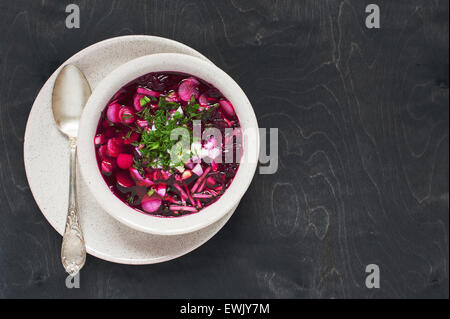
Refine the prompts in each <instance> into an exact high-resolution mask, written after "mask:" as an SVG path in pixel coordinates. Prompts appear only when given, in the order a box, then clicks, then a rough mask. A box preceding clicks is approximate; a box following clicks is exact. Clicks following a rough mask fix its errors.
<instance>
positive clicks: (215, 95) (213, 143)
mask: <svg viewBox="0 0 450 319" xmlns="http://www.w3.org/2000/svg"><path fill="white" fill-rule="evenodd" d="M194 121H197V122H194ZM193 123H197V124H196V125H198V123H201V132H202V133H203V132H204V130H205V129H210V128H215V129H217V130H218V131H220V134H221V136H220V135H219V136H216V135H217V134H211V135H209V134H202V135H203V138H198V137H196V136H195V135H194V127H193V125H194V124H193ZM179 128H181V129H183V130H184V131H185V132H188V133H189V139H190V143H192V147H188V148H186V147H184V148H182V147H179V146H180V145H181V143H180V139H179V140H177V139H171V138H170V137H171V132H172V131H173V130H174V129H179ZM217 130H216V131H217ZM208 132H210V131H208ZM241 134H242V133H241V130H240V124H239V119H238V118H237V116H236V113H235V110H234V108H233V105H232V104H231V103H230V102H229V101H228V100H227V99H226V97H225V96H223V94H222V93H221V92H220V91H219V90H218V89H216V88H215V87H214V86H212V85H211V84H209V83H207V82H205V81H203V80H201V79H199V78H197V77H194V76H192V75H188V74H184V73H179V72H156V73H149V74H146V75H143V76H141V77H139V78H137V79H135V80H134V81H132V82H130V83H128V84H127V85H125V86H124V87H122V88H121V89H120V90H119V91H118V92H117V93H116V94H115V95H114V96H113V97H112V98H111V100H110V101H109V102H108V104H107V105H106V107H105V109H104V110H103V112H102V114H101V117H100V120H99V123H98V126H97V131H96V135H95V138H94V144H95V149H96V158H97V163H98V167H99V169H100V172H101V174H102V176H103V179H104V180H105V182H106V184H107V185H108V187H109V188H110V189H111V191H112V192H113V193H114V194H115V195H116V196H117V197H118V198H119V199H120V200H122V201H123V202H124V203H125V204H126V205H128V206H130V207H132V208H134V209H135V210H137V211H139V212H142V213H145V214H147V215H152V216H159V217H178V216H183V215H186V214H192V213H196V212H199V211H200V210H202V209H203V208H205V207H207V206H209V205H211V204H212V203H214V202H216V201H217V200H218V199H219V198H220V197H221V196H222V195H223V194H224V192H225V191H226V190H227V188H228V187H229V186H230V184H231V183H232V181H233V178H234V176H235V175H236V172H237V170H238V168H239V160H240V158H239V159H237V157H238V156H240V155H241V154H242V143H241V138H240V137H241ZM186 137H187V135H186ZM177 146H178V147H177ZM189 146H190V145H189ZM228 152H233V156H231V158H233V160H232V161H230V160H229V158H230V156H227V157H226V154H227V153H228ZM238 154H240V155H238ZM226 159H227V160H226Z"/></svg>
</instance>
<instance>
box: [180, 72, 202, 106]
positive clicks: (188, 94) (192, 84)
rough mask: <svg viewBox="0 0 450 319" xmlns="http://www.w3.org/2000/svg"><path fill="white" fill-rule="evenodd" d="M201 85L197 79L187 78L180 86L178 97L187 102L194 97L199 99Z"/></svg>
mask: <svg viewBox="0 0 450 319" xmlns="http://www.w3.org/2000/svg"><path fill="white" fill-rule="evenodd" d="M199 85H200V82H198V81H197V80H196V79H194V78H187V79H186V80H184V81H183V82H181V84H180V86H179V87H178V95H179V96H180V98H181V99H182V100H183V101H185V102H189V101H190V100H191V98H192V97H194V98H195V99H197V98H198V95H199Z"/></svg>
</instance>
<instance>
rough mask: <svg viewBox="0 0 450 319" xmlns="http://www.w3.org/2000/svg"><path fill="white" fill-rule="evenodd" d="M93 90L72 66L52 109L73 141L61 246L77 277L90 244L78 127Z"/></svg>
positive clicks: (60, 79) (63, 74)
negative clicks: (79, 176)
mask: <svg viewBox="0 0 450 319" xmlns="http://www.w3.org/2000/svg"><path fill="white" fill-rule="evenodd" d="M90 95H91V88H90V86H89V83H88V82H87V80H86V78H85V77H84V75H83V73H82V72H81V71H80V70H79V69H78V68H77V67H76V66H74V65H71V64H68V65H66V66H64V67H63V68H62V69H61V72H60V73H59V74H58V76H57V78H56V81H55V86H54V87H53V95H52V109H53V116H54V118H55V122H56V124H57V126H58V128H59V130H60V131H61V132H62V133H63V134H64V135H66V136H67V137H68V138H69V142H70V184H69V185H70V186H69V209H68V212H67V219H66V227H65V230H64V236H63V242H62V247H61V261H62V264H63V266H64V268H65V269H66V271H67V272H68V273H69V274H70V275H72V276H75V275H76V274H77V273H78V271H79V270H80V269H81V268H82V267H83V265H84V263H85V261H86V245H85V243H84V238H83V232H82V230H81V225H80V217H79V215H78V206H77V193H76V151H77V135H78V124H79V121H80V117H81V112H82V111H83V108H84V105H85V104H86V102H87V100H88V98H89V96H90Z"/></svg>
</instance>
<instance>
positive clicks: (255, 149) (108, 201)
mask: <svg viewBox="0 0 450 319" xmlns="http://www.w3.org/2000/svg"><path fill="white" fill-rule="evenodd" d="M163 71H175V72H183V73H187V74H191V75H194V76H196V77H198V78H200V79H203V80H205V81H206V82H209V83H211V84H212V85H214V86H215V87H216V88H217V89H219V90H220V91H221V92H222V94H223V95H224V96H225V97H226V98H227V99H229V101H230V102H231V103H232V104H233V106H234V108H235V111H236V114H237V116H238V118H239V121H240V123H241V128H242V130H243V132H244V134H243V150H244V153H243V160H242V161H241V163H240V167H239V169H238V171H237V174H236V176H235V178H234V180H233V182H232V183H231V185H230V186H229V188H228V189H227V190H226V191H225V193H224V194H223V195H222V196H221V197H220V198H219V199H218V200H217V201H216V202H215V203H213V204H212V205H210V206H208V207H206V208H204V209H202V210H201V211H200V212H198V213H195V214H191V215H184V216H180V217H176V218H160V217H155V216H151V215H146V214H143V213H141V212H138V211H136V210H134V209H133V208H131V207H129V206H128V205H126V204H125V203H123V202H122V201H121V200H120V199H119V198H117V197H116V196H115V195H114V194H113V193H112V192H111V190H110V189H109V188H108V186H107V184H106V182H105V181H104V180H103V177H102V176H101V173H100V170H99V168H98V165H97V161H96V156H95V147H94V142H93V141H94V136H95V132H96V129H97V125H98V122H99V119H100V115H101V112H102V111H103V109H104V108H105V106H106V104H107V103H108V101H109V100H110V99H111V97H112V96H113V95H114V94H115V93H116V92H117V91H118V90H119V89H120V88H121V87H123V86H124V85H125V84H127V83H129V82H130V81H132V80H134V79H136V78H138V77H140V76H142V75H144V74H147V73H150V72H163ZM258 156H259V132H258V123H257V121H256V116H255V113H254V112H253V109H252V106H251V104H250V102H249V100H248V98H247V97H246V95H245V94H244V92H243V91H242V89H241V88H240V87H239V86H238V85H237V83H236V82H235V81H234V80H233V79H232V78H231V77H230V76H228V75H227V74H226V73H225V72H223V71H222V70H221V69H219V68H218V67H216V66H215V65H213V64H211V63H208V62H205V61H203V60H201V59H199V58H195V57H192V56H188V55H184V54H175V53H162V54H152V55H149V56H144V57H140V58H137V59H134V60H132V61H130V62H127V63H125V64H123V65H121V66H120V67H118V68H117V69H115V70H114V71H112V72H111V73H110V74H109V75H108V76H106V77H105V78H104V79H103V80H102V81H101V82H100V83H99V84H98V86H97V87H96V88H95V90H94V92H93V93H92V95H91V97H90V98H89V100H88V102H87V104H86V106H85V109H84V111H83V114H82V117H81V122H80V127H79V134H78V165H79V167H80V171H81V173H82V174H83V177H84V179H85V181H86V183H87V185H88V187H89V190H90V192H91V193H92V195H93V196H94V197H95V199H96V200H97V201H98V202H99V204H100V205H101V206H102V207H103V208H104V209H105V210H106V211H107V212H108V213H109V214H110V215H111V216H112V217H114V218H116V219H117V220H118V221H120V222H122V223H124V224H125V225H128V226H129V227H132V228H134V229H137V230H139V231H143V232H146V233H152V234H159V235H178V234H184V233H189V232H193V231H196V230H199V229H201V228H204V227H206V226H208V225H210V224H212V223H214V222H215V221H217V220H219V219H220V218H221V217H223V216H224V215H226V214H227V213H228V212H230V211H231V210H232V209H233V207H235V206H236V205H237V204H238V203H239V201H240V200H241V198H242V196H243V195H244V194H245V192H246V191H247V188H248V187H249V185H250V183H251V180H252V178H253V175H254V173H255V170H256V165H257V161H258Z"/></svg>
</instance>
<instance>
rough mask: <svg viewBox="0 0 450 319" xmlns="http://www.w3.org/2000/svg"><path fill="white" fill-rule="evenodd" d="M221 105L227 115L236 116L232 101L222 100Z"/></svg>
mask: <svg viewBox="0 0 450 319" xmlns="http://www.w3.org/2000/svg"><path fill="white" fill-rule="evenodd" d="M219 105H220V107H221V108H222V110H223V111H224V112H225V114H226V115H228V116H230V117H233V116H234V107H233V105H232V104H231V103H230V102H228V101H227V100H220V101H219Z"/></svg>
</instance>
